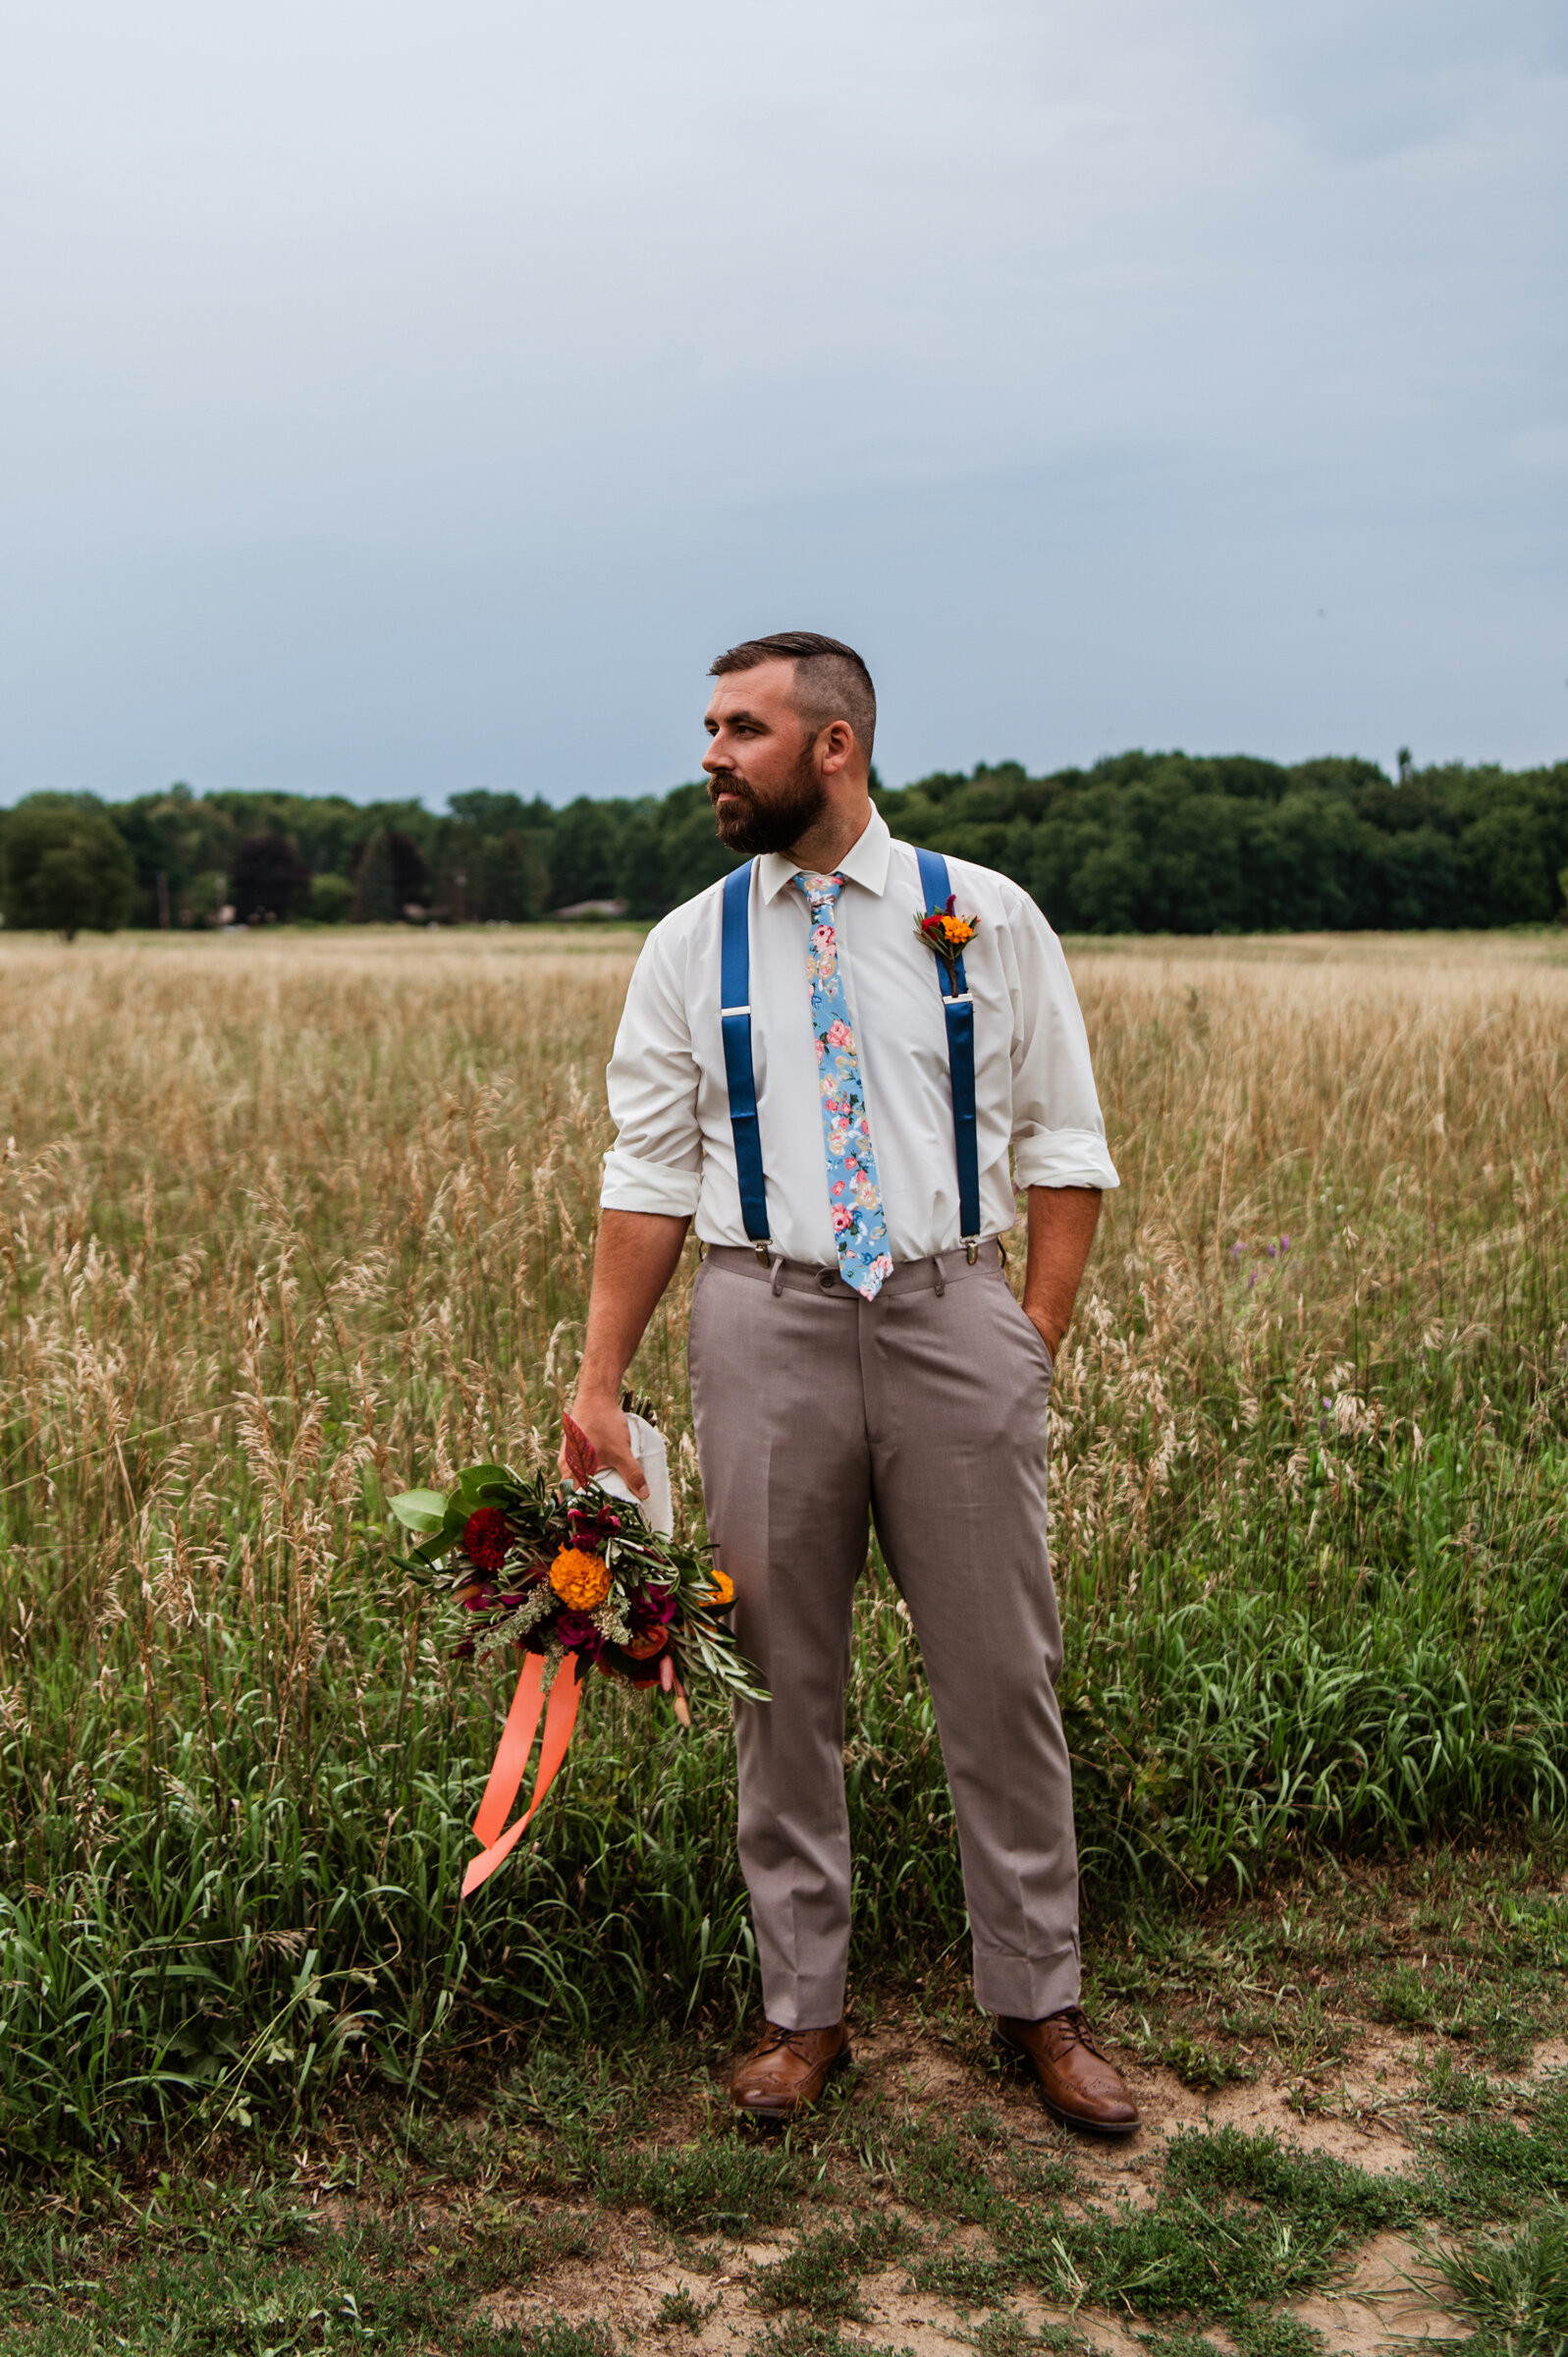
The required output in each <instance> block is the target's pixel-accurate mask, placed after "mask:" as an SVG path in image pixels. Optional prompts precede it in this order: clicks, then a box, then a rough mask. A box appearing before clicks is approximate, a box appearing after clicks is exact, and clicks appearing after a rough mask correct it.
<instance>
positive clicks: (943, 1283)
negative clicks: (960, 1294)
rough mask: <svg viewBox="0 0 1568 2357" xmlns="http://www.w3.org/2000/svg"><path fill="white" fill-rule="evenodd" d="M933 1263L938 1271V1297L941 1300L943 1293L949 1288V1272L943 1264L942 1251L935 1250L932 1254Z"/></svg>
mask: <svg viewBox="0 0 1568 2357" xmlns="http://www.w3.org/2000/svg"><path fill="white" fill-rule="evenodd" d="M931 1265H932V1267H933V1268H934V1269H935V1270H936V1272H937V1299H938V1300H939V1301H940V1300H941V1299H942V1296H943V1294H944V1293H945V1292H946V1289H947V1272H946V1269H945V1268H944V1267H943V1265H942V1254H941V1253H940V1252H933V1254H932V1255H931Z"/></svg>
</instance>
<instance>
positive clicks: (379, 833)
mask: <svg viewBox="0 0 1568 2357" xmlns="http://www.w3.org/2000/svg"><path fill="white" fill-rule="evenodd" d="M350 913H351V916H352V918H353V921H354V923H355V924H356V925H395V924H396V923H397V921H398V919H399V917H400V916H401V915H402V914H403V911H402V909H401V908H400V907H399V905H398V882H397V877H396V875H395V873H394V871H393V861H392V838H391V836H390V835H389V834H388V832H387V830H386V828H385V827H377V829H376V831H375V833H374V834H373V835H367V836H366V838H365V840H364V842H363V844H362V845H361V846H360V850H359V857H358V861H357V863H356V865H355V868H354V876H353V905H352V908H351V911H350Z"/></svg>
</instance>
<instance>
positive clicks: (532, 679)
mask: <svg viewBox="0 0 1568 2357" xmlns="http://www.w3.org/2000/svg"><path fill="white" fill-rule="evenodd" d="M8 56H9V65H8V73H7V77H6V80H5V83H4V86H3V89H0V158H3V159H4V160H3V162H0V208H3V211H0V304H3V309H4V316H5V317H6V319H7V322H8V332H7V336H6V344H5V354H4V357H3V360H0V423H3V429H4V435H5V446H6V449H7V452H8V454H9V465H8V468H7V473H8V477H9V486H8V492H7V499H6V529H5V532H4V535H3V538H4V546H3V549H0V623H3V648H0V693H3V696H4V704H5V709H6V711H7V714H8V724H9V725H8V727H7V730H6V733H5V740H4V754H3V761H0V795H7V796H9V795H15V794H17V793H21V792H25V791H27V790H28V789H29V788H31V787H33V786H37V785H46V784H47V785H55V784H70V785H93V786H97V787H99V788H100V789H102V790H104V791H106V792H110V793H125V792H132V791H135V790H137V789H139V788H142V787H145V786H152V785H158V784H162V783H164V782H166V781H167V779H168V778H170V777H172V776H174V775H177V774H183V775H187V776H190V777H192V778H194V779H195V780H196V782H198V783H200V784H206V785H218V784H274V785H299V786H316V787H328V786H332V787H338V788H341V789H343V790H345V791H348V792H351V793H355V794H358V795H370V794H374V793H379V792H415V793H424V794H426V795H442V794H444V793H446V792H447V791H449V790H450V789H452V788H454V787H460V786H463V785H468V784H475V783H489V784H495V785H502V784H508V785H516V786H518V787H520V788H522V789H524V790H525V791H533V790H536V789H537V790H539V791H543V792H546V793H550V794H552V795H561V794H566V793H569V792H573V791H577V790H586V791H590V792H601V791H614V790H628V789H629V790H641V789H644V788H657V787H660V786H663V785H665V784H668V783H670V782H672V781H673V780H674V779H676V778H678V777H681V776H686V775H690V774H692V771H693V768H694V764H695V759H696V755H697V752H698V732H697V729H696V726H695V720H696V715H697V713H698V712H699V711H700V702H701V692H702V684H701V673H702V670H703V667H704V664H705V661H706V659H707V656H708V655H709V653H710V652H711V651H712V650H713V648H714V647H715V646H717V645H720V644H723V643H726V642H728V641H729V640H730V639H732V638H733V637H735V636H737V635H739V634H741V633H742V632H743V631H745V630H751V629H759V628H774V627H780V626H781V625H783V624H797V625H799V624H804V625H815V626H817V627H822V628H826V629H830V630H838V631H840V632H842V633H843V634H845V635H847V636H850V637H853V638H854V639H855V640H856V642H857V643H861V644H863V645H864V646H865V648H866V651H867V653H868V656H870V657H871V659H872V660H873V662H874V664H875V666H876V669H877V672H878V678H879V684H880V685H881V688H882V696H883V705H884V713H885V721H884V728H883V735H882V740H881V747H880V749H881V751H882V752H883V754H884V755H885V766H886V769H887V771H888V774H890V775H891V776H902V775H907V774H912V773H913V772H915V771H918V770H919V769H921V768H924V767H927V766H931V765H933V764H935V763H937V762H939V761H942V762H962V763H965V764H967V763H968V762H969V761H971V760H973V759H975V758H979V757H981V756H1000V755H1002V754H1004V753H1008V752H1015V753H1017V754H1018V755H1019V756H1020V757H1023V758H1026V759H1029V760H1031V761H1034V762H1038V763H1054V762H1057V761H1060V760H1066V759H1073V758H1087V757H1092V756H1093V754H1094V753H1096V752H1097V751H1100V750H1104V749H1107V748H1108V747H1110V746H1116V745H1121V744H1124V743H1129V742H1135V741H1144V742H1169V741H1174V740H1184V741H1187V742H1189V743H1192V744H1195V745H1214V746H1219V745H1232V744H1243V743H1245V744H1248V745H1251V746H1253V747H1255V748H1257V749H1259V750H1263V751H1274V752H1279V753H1282V754H1289V753H1295V752H1300V751H1304V750H1307V749H1315V748H1318V747H1330V746H1338V747H1340V748H1344V749H1349V748H1351V747H1360V748H1362V749H1366V750H1368V751H1371V752H1373V753H1376V754H1379V755H1381V756H1382V757H1384V758H1387V757H1388V756H1389V755H1390V754H1391V751H1392V748H1393V746H1394V744H1395V743H1396V742H1399V741H1403V740H1409V741H1411V742H1412V743H1414V744H1415V745H1416V746H1417V748H1418V750H1419V751H1420V752H1422V753H1424V754H1432V755H1438V754H1442V753H1450V752H1451V753H1460V754H1464V755H1467V756H1470V757H1481V756H1483V755H1487V754H1494V755H1496V756H1498V757H1500V758H1504V759H1525V758H1533V757H1542V756H1546V755H1549V754H1552V753H1555V752H1558V751H1560V750H1561V749H1562V744H1563V740H1564V736H1565V730H1564V725H1563V723H1564V718H1565V715H1568V685H1565V681H1568V645H1565V643H1564V640H1565V632H1564V627H1563V626H1564V620H1565V614H1564V608H1565V602H1568V601H1565V598H1564V593H1563V577H1562V568H1561V550H1562V522H1563V517H1562V507H1563V490H1564V483H1565V478H1568V420H1565V417H1564V410H1563V402H1562V386H1563V381H1564V371H1563V357H1564V356H1563V341H1564V336H1563V327H1562V322H1563V320H1564V318H1565V317H1568V304H1565V302H1564V300H1563V294H1564V290H1563V285H1562V277H1563V271H1562V258H1563V256H1562V233H1561V223H1562V221H1563V219H1564V218H1565V216H1568V207H1565V203H1564V197H1565V193H1568V191H1565V188H1564V182H1565V180H1568V161H1565V159H1568V139H1565V137H1564V134H1565V130H1568V30H1565V26H1564V21H1563V19H1562V16H1561V12H1560V10H1558V9H1556V8H1555V7H1547V6H1544V5H1535V4H1534V0H1528V4H1527V0H1517V4H1511V0H1501V4H1500V5H1495V6H1492V7H1490V8H1482V7H1479V6H1468V5H1458V4H1457V0H1423V4H1422V5H1416V0H1336V4H1334V5H1326V6H1323V7H1320V8H1319V9H1317V10H1315V11H1313V12H1311V15H1310V17H1304V16H1303V15H1302V13H1301V12H1299V11H1287V10H1285V9H1283V8H1280V7H1274V6H1264V7H1260V6H1258V5H1257V0H1178V4H1177V5H1172V4H1171V0H1105V4H1104V5H1102V6H1101V7H1099V8H1097V9H1095V10H1093V11H1086V10H1072V9H1068V8H1067V7H1065V6H1064V5H1060V4H1059V0H1053V4H1052V5H1045V6H1042V5H1040V4H1039V0H1034V4H1033V5H1028V6H1011V5H1006V4H1005V0H971V5H969V6H966V7H965V8H963V9H958V8H956V7H954V6H952V5H951V0H943V5H937V4H936V0H838V5H836V6H829V5H827V4H826V0H801V5H799V6H797V7H796V8H795V9H794V10H792V11H791V12H789V14H788V17H787V19H785V18H784V17H783V16H781V15H780V14H779V13H778V12H762V11H745V10H736V9H734V8H733V7H732V6H720V5H717V0H666V5H665V6H664V7H662V8H661V9H659V10H657V11H653V10H649V9H647V8H646V7H645V6H642V5H636V4H633V0H578V5H577V6H576V7H575V8H574V9H572V10H570V11H549V12H547V11H545V10H543V9H542V8H539V7H537V6H535V7H533V8H524V9H519V8H518V7H517V6H516V5H515V4H514V0H508V4H507V5H505V6H503V5H501V4H500V0H455V4H454V5H453V6H451V7H450V8H448V9H445V10H442V11H439V12H438V11H436V10H434V9H432V8H430V7H429V6H428V5H426V6H423V7H414V6H412V5H410V4H409V0H381V4H380V5H378V6H376V7H374V8H371V7H369V6H367V5H362V4H361V0H329V5H328V6H327V7H325V8H322V7H321V6H319V5H313V6H310V7H305V6H303V5H300V4H299V0H282V4H275V5H274V6H273V7H272V8H271V9H269V10H267V11H265V12H260V11H258V12H251V13H250V14H249V16H248V17H246V18H244V19H242V18H241V17H240V16H239V14H238V13H234V12H213V11H211V10H209V9H205V8H198V7H196V6H194V5H190V4H185V0H181V4H176V0H142V5H141V6H140V7H139V8H138V9H136V10H135V11H126V10H123V9H118V8H113V7H110V6H109V5H107V0H62V4H61V5H60V6H58V7H57V8H55V9H52V10H50V11H47V12H42V11H39V12H32V13H30V14H28V15H27V16H26V17H23V16H22V14H21V12H17V15H16V19H15V22H14V25H13V27H12V29H11V31H10V33H9V35H8Z"/></svg>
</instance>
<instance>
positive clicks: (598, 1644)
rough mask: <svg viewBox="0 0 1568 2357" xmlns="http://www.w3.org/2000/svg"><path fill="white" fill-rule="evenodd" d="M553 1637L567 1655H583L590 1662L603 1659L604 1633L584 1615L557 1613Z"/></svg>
mask: <svg viewBox="0 0 1568 2357" xmlns="http://www.w3.org/2000/svg"><path fill="white" fill-rule="evenodd" d="M555 1635H556V1638H557V1640H558V1641H559V1643H561V1644H563V1645H565V1647H566V1649H567V1651H568V1653H585V1654H586V1655H587V1657H588V1659H589V1661H590V1662H598V1661H602V1660H603V1658H604V1651H605V1635H604V1631H603V1630H602V1629H599V1628H596V1627H595V1626H594V1624H593V1622H592V1621H591V1620H590V1619H589V1617H588V1616H587V1614H586V1613H570V1612H568V1613H558V1614H557V1615H556V1625H555Z"/></svg>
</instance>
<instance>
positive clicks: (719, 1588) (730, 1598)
mask: <svg viewBox="0 0 1568 2357" xmlns="http://www.w3.org/2000/svg"><path fill="white" fill-rule="evenodd" d="M708 1577H709V1580H710V1581H711V1582H712V1585H711V1586H710V1588H709V1590H708V1593H707V1595H706V1596H705V1597H704V1598H703V1602H704V1603H705V1604H733V1603H734V1600H735V1583H734V1581H733V1580H732V1579H731V1578H730V1574H729V1572H728V1571H721V1570H720V1568H719V1566H718V1564H717V1563H715V1564H714V1566H713V1569H712V1570H711V1571H710V1572H709V1574H708Z"/></svg>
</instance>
